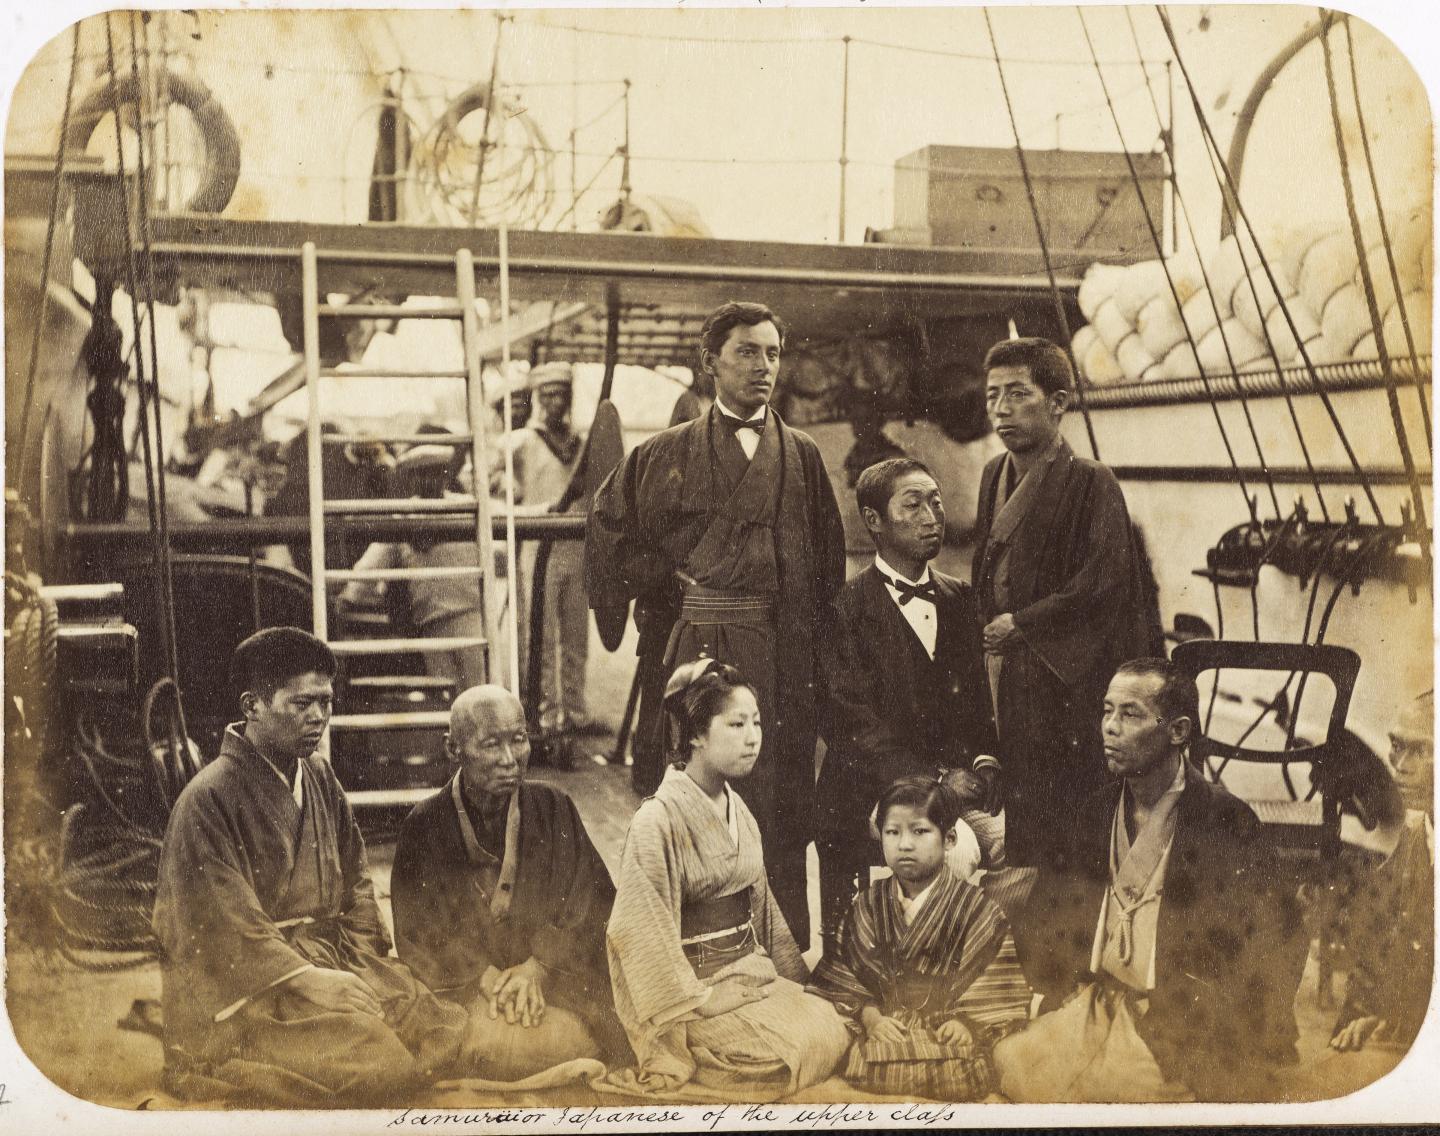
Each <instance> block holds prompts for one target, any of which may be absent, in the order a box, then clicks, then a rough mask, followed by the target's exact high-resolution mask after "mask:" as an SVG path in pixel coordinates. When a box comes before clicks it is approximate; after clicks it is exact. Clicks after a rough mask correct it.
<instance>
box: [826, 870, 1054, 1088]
mask: <svg viewBox="0 0 1440 1136" xmlns="http://www.w3.org/2000/svg"><path fill="white" fill-rule="evenodd" d="M900 899H901V892H900V887H899V882H898V881H897V880H895V879H894V878H893V877H891V878H888V879H884V880H880V881H879V882H878V883H874V884H871V885H870V886H869V887H868V888H866V889H865V891H863V892H861V893H860V894H859V895H858V896H856V897H855V902H854V904H853V905H852V906H851V909H850V914H849V915H847V916H846V918H845V922H844V924H843V925H842V927H841V930H840V935H839V938H838V940H837V943H836V947H835V949H834V951H832V952H830V953H827V954H826V956H825V957H824V958H823V959H821V960H820V965H819V966H818V967H816V969H815V976H814V978H813V979H812V981H811V984H810V987H809V989H810V990H812V991H814V992H815V993H818V994H822V995H824V996H825V997H826V998H829V999H830V1000H831V1001H833V1002H834V1003H835V1005H836V1006H837V1007H838V1008H839V1009H840V1010H841V1012H842V1013H844V1014H845V1015H846V1016H847V1017H849V1018H850V1019H851V1020H852V1021H853V1022H854V1026H853V1027H852V1028H854V1029H855V1030H856V1031H857V1032H858V1031H859V1029H860V1026H859V1018H860V1014H861V1011H862V1010H863V1009H864V1008H865V1007H866V1006H867V1005H873V1006H875V1007H876V1008H877V1009H879V1011H880V1012H881V1013H882V1014H884V1015H885V1016H886V1017H889V1018H894V1019H895V1020H897V1021H898V1022H899V1023H900V1024H901V1026H903V1027H904V1029H905V1031H906V1036H905V1039H904V1040H903V1041H900V1042H893V1043H886V1042H881V1041H876V1040H873V1039H869V1038H865V1037H860V1038H858V1039H857V1040H856V1042H855V1044H854V1046H853V1047H852V1049H851V1050H850V1059H849V1061H848V1063H847V1064H846V1068H845V1076H846V1078H847V1079H848V1080H851V1081H854V1082H856V1083H858V1084H860V1085H862V1086H864V1087H866V1088H869V1089H872V1090H874V1091H877V1092H883V1093H887V1094H895V1095H899V1096H906V1095H910V1096H922V1097H931V1098H935V1099H939V1100H951V1101H964V1100H977V1099H980V1098H982V1097H984V1096H985V1095H987V1094H988V1093H989V1092H991V1091H992V1090H993V1089H994V1087H995V1074H994V1068H993V1066H992V1064H991V1061H990V1047H991V1045H993V1043H994V1042H995V1041H996V1040H997V1039H998V1038H1000V1037H1002V1036H1004V1035H1005V1034H1006V1033H1008V1032H1009V1031H1010V1030H1012V1029H1015V1028H1016V1027H1018V1026H1021V1025H1023V1024H1024V1023H1025V1020H1026V1014H1027V1012H1028V1010H1029V1004H1030V988H1029V987H1028V986H1027V985H1026V983H1025V978H1024V975H1023V974H1022V973H1021V971H1020V964H1019V961H1018V960H1017V958H1016V956H1015V943H1014V940H1013V939H1012V938H1011V936H1010V926H1009V923H1008V922H1007V921H1006V918H1005V916H1004V914H1003V913H1002V912H1001V910H1000V909H999V908H998V907H997V906H995V904H993V903H992V902H991V901H990V900H988V899H987V898H985V896H984V895H983V894H982V893H981V892H980V890H979V889H978V888H975V887H972V886H971V885H970V884H968V883H966V882H965V881H963V880H961V879H960V878H959V877H958V876H956V875H955V874H954V873H953V872H951V871H950V869H949V868H948V867H945V866H942V867H941V869H940V875H939V876H938V877H937V878H936V879H935V881H934V883H933V884H932V885H931V886H930V889H929V893H928V895H927V897H926V899H925V901H924V902H923V903H922V904H921V905H920V907H919V909H918V910H911V911H910V912H909V913H908V916H907V913H906V911H905V909H904V905H903V904H902V903H901V902H900ZM951 1019H958V1020H959V1021H961V1022H963V1023H964V1024H965V1025H966V1026H967V1027H968V1029H969V1031H970V1035H971V1040H969V1041H966V1042H959V1043H949V1044H947V1043H945V1042H942V1041H940V1040H939V1039H938V1038H937V1037H936V1030H938V1029H939V1028H940V1026H941V1025H942V1024H944V1023H945V1022H946V1021H949V1020H951Z"/></svg>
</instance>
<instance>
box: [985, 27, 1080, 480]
mask: <svg viewBox="0 0 1440 1136" xmlns="http://www.w3.org/2000/svg"><path fill="white" fill-rule="evenodd" d="M980 11H981V12H982V13H983V14H984V16H985V30H986V32H988V33H989V35H990V50H991V53H992V54H993V56H994V58H995V71H996V73H997V74H998V75H999V76H1000V93H1001V94H1002V95H1004V97H1005V113H1006V114H1007V115H1009V117H1010V130H1011V132H1012V133H1013V134H1014V136H1015V157H1016V158H1017V159H1018V160H1019V162H1020V177H1021V180H1022V181H1024V183H1025V196H1026V198H1027V199H1028V200H1029V202H1030V216H1031V217H1032V218H1034V220H1035V239H1036V241H1037V242H1038V243H1039V245H1040V255H1041V257H1042V258H1043V259H1044V261H1045V275H1046V277H1047V278H1048V279H1049V281H1050V296H1051V298H1052V299H1053V300H1054V301H1055V316H1056V318H1057V319H1058V320H1059V321H1060V332H1061V335H1062V337H1063V343H1064V345H1065V357H1066V358H1067V359H1069V360H1070V374H1071V375H1072V376H1073V378H1074V383H1075V397H1076V398H1077V399H1078V400H1079V403H1080V414H1081V417H1083V418H1084V419H1085V434H1086V436H1087V437H1088V438H1089V439H1090V452H1091V453H1092V454H1094V456H1095V460H1096V461H1099V460H1100V446H1099V443H1097V442H1096V441H1095V426H1094V424H1093V423H1092V422H1091V421H1090V407H1089V406H1088V405H1087V404H1086V402H1085V384H1084V382H1082V381H1081V379H1080V369H1079V368H1078V367H1077V366H1076V365H1075V353H1074V350H1073V349H1072V348H1071V346H1070V321H1069V319H1068V318H1066V315H1065V302H1064V300H1062V299H1061V298H1060V288H1059V286H1058V285H1057V284H1056V283H1055V268H1054V265H1052V264H1051V262H1050V246H1049V243H1048V242H1047V241H1046V240H1045V225H1044V223H1043V222H1042V221H1041V220H1040V206H1039V205H1038V204H1037V203H1036V201H1035V185H1034V183H1033V182H1032V181H1031V179H1030V163H1029V162H1028V161H1026V160H1025V147H1024V146H1022V145H1021V144H1020V128H1019V126H1018V125H1016V122H1015V108H1014V107H1013V106H1012V105H1011V103H1010V87H1009V85H1008V84H1007V83H1006V82H1005V64H1004V63H1003V62H1002V61H1001V59H1000V45H999V43H997V42H996V40H995V27H994V25H993V24H992V23H991V22H990V9H989V8H982V9H980Z"/></svg>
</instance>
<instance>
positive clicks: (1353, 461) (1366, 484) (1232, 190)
mask: <svg viewBox="0 0 1440 1136" xmlns="http://www.w3.org/2000/svg"><path fill="white" fill-rule="evenodd" d="M1155 10H1156V12H1158V13H1159V15H1160V23H1161V25H1162V26H1163V27H1164V29H1165V36H1166V38H1167V39H1168V40H1169V41H1170V50H1171V52H1172V53H1173V54H1174V56H1175V62H1176V63H1177V64H1178V65H1179V67H1180V74H1181V75H1182V76H1184V79H1185V86H1186V88H1187V90H1188V91H1189V93H1190V102H1191V104H1192V105H1193V106H1194V108H1195V115H1196V117H1197V118H1198V119H1199V121H1200V129H1201V132H1202V133H1203V134H1204V136H1205V138H1206V140H1208V142H1209V144H1210V147H1211V149H1212V150H1213V152H1214V159H1213V161H1214V162H1216V163H1218V165H1219V173H1220V175H1221V177H1222V181H1221V185H1220V189H1221V194H1222V196H1225V197H1227V198H1228V199H1229V200H1230V201H1232V202H1233V203H1234V209H1235V213H1236V214H1238V216H1239V218H1240V220H1241V221H1243V222H1244V223H1245V229H1246V231H1247V232H1248V233H1249V235H1250V243H1251V244H1252V245H1253V246H1254V247H1255V255H1256V257H1257V258H1258V259H1259V262H1260V267H1261V269H1262V270H1263V271H1264V273H1265V279H1266V281H1267V283H1269V285H1270V288H1271V290H1272V291H1273V292H1274V293H1275V298H1276V300H1277V301H1278V307H1279V310H1280V312H1281V314H1282V315H1284V317H1285V323H1286V326H1287V327H1288V328H1289V329H1290V334H1291V336H1292V337H1293V338H1294V340H1295V343H1296V345H1297V347H1298V349H1299V353H1300V360H1301V362H1302V363H1303V364H1304V367H1305V371H1306V373H1307V374H1308V375H1309V376H1310V382H1311V385H1312V386H1313V387H1314V390H1315V394H1316V396H1317V397H1318V398H1319V399H1320V404H1321V405H1322V406H1323V407H1324V408H1325V413H1326V414H1327V415H1328V416H1329V418H1330V424H1331V425H1332V426H1334V427H1335V433H1336V436H1337V437H1338V438H1339V439H1340V445H1341V447H1342V448H1343V449H1344V451H1345V456H1346V457H1347V458H1348V459H1349V460H1350V466H1351V468H1352V469H1353V470H1354V472H1355V476H1356V479H1357V480H1358V482H1359V484H1360V487H1361V489H1363V490H1364V492H1365V498H1366V500H1367V501H1368V502H1369V503H1370V508H1371V510H1372V511H1373V512H1374V514H1375V519H1376V521H1377V522H1378V523H1380V524H1382V525H1383V524H1384V523H1385V518H1384V516H1383V515H1382V514H1381V512H1380V502H1379V501H1377V500H1376V499H1375V490H1374V488H1373V487H1372V486H1371V484H1370V478H1369V477H1368V476H1367V475H1366V473H1365V470H1364V469H1363V468H1362V467H1361V465H1360V460H1359V458H1357V457H1356V456H1355V448H1354V447H1353V446H1352V445H1351V444H1350V437H1349V435H1348V434H1346V433H1345V426H1344V424H1343V423H1342V422H1341V421H1340V416H1339V415H1338V414H1337V413H1336V412H1335V404H1334V402H1333V401H1332V400H1331V398H1330V395H1329V393H1328V392H1327V391H1326V390H1325V388H1324V387H1323V386H1322V385H1321V383H1320V376H1319V375H1318V374H1316V372H1315V363H1314V361H1313V360H1312V359H1311V358H1310V352H1309V351H1308V350H1307V349H1306V347H1305V342H1304V339H1303V337H1302V336H1301V335H1300V329H1299V328H1298V327H1296V325H1295V318H1294V317H1293V316H1292V315H1291V314H1290V308H1289V305H1287V304H1286V303H1285V300H1284V298H1283V297H1282V295H1281V291H1282V290H1281V288H1280V284H1279V281H1277V280H1276V278H1275V273H1274V271H1273V270H1272V269H1271V267H1270V261H1269V258H1268V257H1266V255H1265V250H1264V249H1263V248H1262V247H1261V245H1260V238H1259V236H1258V235H1257V233H1256V231H1255V226H1254V225H1253V224H1252V223H1251V221H1250V215H1249V214H1248V213H1247V212H1246V210H1245V205H1244V203H1243V202H1242V201H1241V200H1240V187H1239V186H1238V185H1236V184H1235V179H1234V178H1233V177H1232V176H1231V175H1230V168H1229V166H1227V165H1226V164H1225V158H1224V156H1223V155H1222V154H1221V152H1220V145H1219V143H1218V142H1217V141H1216V139H1215V134H1214V131H1213V130H1212V129H1211V128H1210V120H1209V118H1208V117H1207V116H1206V114H1205V110H1204V108H1203V107H1202V106H1201V105H1200V93H1199V91H1198V90H1197V89H1196V87H1195V81H1194V80H1193V79H1192V78H1191V76H1190V69H1189V68H1188V67H1187V66H1186V65H1185V59H1184V56H1183V55H1182V54H1181V51H1180V44H1179V43H1178V42H1177V41H1176V39H1175V29H1174V28H1173V27H1172V26H1171V24H1170V17H1169V16H1168V15H1167V14H1166V12H1165V9H1164V8H1163V7H1162V6H1161V5H1158V4H1157V5H1156V6H1155ZM1235 236H1236V240H1235V247H1236V248H1237V249H1239V250H1240V253H1241V263H1242V266H1244V267H1245V276H1246V279H1247V280H1249V281H1250V288H1251V291H1252V294H1254V296H1255V302H1256V307H1257V308H1258V309H1260V310H1262V311H1263V310H1264V305H1263V304H1261V302H1260V297H1259V291H1258V288H1257V287H1256V284H1255V281H1254V280H1253V279H1252V278H1251V277H1250V272H1249V267H1248V264H1246V262H1245V259H1244V243H1243V242H1242V241H1241V240H1240V239H1239V238H1240V234H1239V232H1238V230H1237V232H1236V234H1235ZM1262 326H1264V325H1262ZM1264 330H1265V333H1266V335H1265V339H1266V343H1267V344H1268V345H1269V346H1270V349H1271V353H1272V356H1273V357H1274V358H1275V361H1276V367H1277V370H1278V369H1279V353H1278V352H1276V351H1275V349H1274V343H1273V341H1272V340H1271V337H1270V334H1269V331H1270V329H1269V327H1268V326H1265V327H1264ZM1298 425H1299V423H1298V421H1297V423H1296V426H1297V428H1298ZM1308 460H1309V459H1308V455H1307V464H1308ZM1311 468H1312V472H1313V466H1312V467H1311ZM1316 496H1317V498H1318V499H1319V501H1320V511H1321V513H1322V514H1323V515H1324V516H1325V518H1326V520H1329V513H1328V512H1327V511H1326V509H1325V498H1324V496H1323V495H1321V494H1320V493H1319V491H1318V486H1317V493H1316Z"/></svg>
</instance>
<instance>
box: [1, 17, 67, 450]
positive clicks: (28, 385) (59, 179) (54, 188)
mask: <svg viewBox="0 0 1440 1136" xmlns="http://www.w3.org/2000/svg"><path fill="white" fill-rule="evenodd" d="M70 31H71V38H70V78H69V80H68V81H67V82H66V84H65V109H64V110H63V111H62V112H61V114H60V141H59V142H58V143H56V146H55V180H54V182H53V183H52V184H51V186H50V219H49V220H48V221H47V222H46V224H45V251H44V253H43V254H42V255H41V257H40V310H39V312H38V313H36V317H35V334H34V335H33V336H31V338H30V364H29V366H28V367H27V368H26V371H25V402H24V405H23V406H22V408H21V410H20V461H19V462H18V464H17V465H16V466H15V469H16V471H17V475H18V477H20V478H23V477H24V476H25V474H24V471H25V468H26V465H25V458H26V451H27V448H28V447H27V443H28V442H29V441H30V408H31V407H32V406H33V405H34V403H35V372H36V370H37V369H38V367H39V363H40V335H41V332H43V331H44V329H45V309H46V308H47V307H48V306H49V303H50V260H51V257H52V255H53V254H54V251H55V230H56V228H57V226H58V224H59V220H60V186H61V184H62V183H63V182H64V180H65V143H66V140H67V136H68V135H69V133H70V104H71V100H72V98H73V96H74V94H75V72H76V69H77V64H78V63H79V61H80V25H79V23H78V22H77V23H76V24H75V26H74V27H73V28H71V29H70Z"/></svg>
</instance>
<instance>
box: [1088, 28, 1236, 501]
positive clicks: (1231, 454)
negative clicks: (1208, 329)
mask: <svg viewBox="0 0 1440 1136" xmlns="http://www.w3.org/2000/svg"><path fill="white" fill-rule="evenodd" d="M1075 13H1076V15H1078V16H1079V17H1080V30H1081V31H1082V32H1083V33H1084V35H1085V46H1086V47H1087V48H1088V49H1089V51H1090V58H1091V60H1092V61H1093V62H1094V64H1095V77H1096V78H1097V79H1099V80H1100V89H1101V91H1103V92H1104V94H1105V105H1106V106H1107V107H1109V109H1110V120H1111V121H1112V122H1113V123H1114V124H1115V134H1116V137H1118V138H1119V139H1120V152H1121V153H1122V154H1123V155H1124V156H1125V166H1126V168H1127V169H1129V171H1130V184H1131V185H1133V186H1134V187H1135V199H1136V200H1137V201H1138V202H1139V203H1140V212H1141V213H1142V214H1143V215H1144V217H1145V227H1146V228H1147V229H1148V230H1149V231H1150V240H1151V243H1152V244H1154V246H1155V255H1156V257H1158V258H1159V261H1160V268H1161V270H1162V271H1163V272H1164V273H1165V284H1166V285H1167V287H1169V289H1170V298H1171V300H1172V301H1174V304H1175V312H1176V314H1177V315H1179V317H1180V326H1181V327H1182V328H1183V329H1184V331H1185V342H1187V343H1188V344H1189V345H1190V350H1191V352H1192V353H1193V354H1194V356H1195V362H1196V365H1197V366H1199V363H1200V347H1199V345H1198V344H1197V343H1196V342H1195V336H1194V334H1193V333H1192V332H1191V330H1190V321H1189V320H1187V319H1186V318H1185V304H1184V302H1183V301H1182V300H1181V299H1180V290H1179V289H1178V288H1176V287H1175V277H1174V275H1173V274H1172V273H1171V271H1170V263H1169V261H1167V260H1166V259H1165V249H1164V246H1163V244H1162V242H1161V240H1160V230H1159V229H1158V228H1156V225H1155V218H1154V217H1153V216H1152V215H1151V213H1150V205H1149V202H1147V201H1146V200H1145V187H1144V186H1143V185H1141V184H1140V173H1139V171H1138V170H1136V168H1135V159H1134V158H1133V157H1132V156H1131V154H1130V147H1129V146H1128V145H1126V143H1125V131H1124V129H1123V128H1122V127H1121V125H1120V114H1119V112H1118V111H1116V109H1115V103H1114V100H1113V99H1112V98H1111V97H1110V84H1109V83H1108V82H1106V80H1105V72H1104V69H1103V68H1101V66H1100V56H1099V54H1098V53H1097V52H1096V50H1095V43H1094V41H1093V40H1092V39H1091V38H1090V25H1089V23H1088V22H1087V21H1086V19H1085V10H1084V9H1083V8H1080V7H1078V6H1077V7H1076V9H1075ZM1226 351H1227V355H1228V351H1229V348H1228V345H1227V348H1226ZM1230 373H1231V374H1232V375H1235V363H1234V360H1233V359H1232V360H1231V361H1230ZM1235 379H1236V383H1237V385H1238V383H1239V376H1238V375H1235ZM1200 381H1201V382H1202V383H1203V384H1204V385H1205V395H1206V397H1207V398H1208V399H1209V400H1210V410H1211V411H1212V412H1213V413H1214V415H1215V426H1216V428H1217V429H1219V431H1220V441H1221V443H1222V444H1223V445H1224V447H1225V456H1226V457H1228V458H1229V459H1230V468H1231V469H1232V470H1233V471H1234V472H1235V480H1236V481H1237V482H1238V483H1239V486H1240V495H1241V496H1242V497H1244V498H1245V508H1246V510H1247V511H1248V512H1249V513H1250V520H1251V521H1252V522H1254V523H1257V524H1258V523H1259V520H1260V518H1259V517H1258V516H1256V513H1255V499H1254V498H1253V497H1251V496H1250V488H1249V486H1248V485H1246V484H1245V475H1244V474H1243V473H1241V472H1240V463H1239V462H1238V461H1236V460H1235V448H1234V447H1233V446H1232V445H1231V444H1230V434H1229V432H1228V431H1227V430H1226V429H1225V421H1224V419H1222V418H1221V417H1220V405H1219V403H1217V402H1216V401H1215V391H1214V388H1212V387H1211V385H1210V376H1209V375H1207V374H1206V373H1205V368H1204V367H1200Z"/></svg>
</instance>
